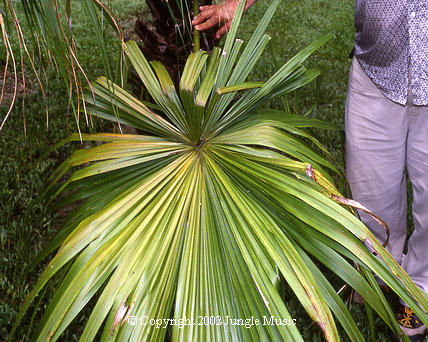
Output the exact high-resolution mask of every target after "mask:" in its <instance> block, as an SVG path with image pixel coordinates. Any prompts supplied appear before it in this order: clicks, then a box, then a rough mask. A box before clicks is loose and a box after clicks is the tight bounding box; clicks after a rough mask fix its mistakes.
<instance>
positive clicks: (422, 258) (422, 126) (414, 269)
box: [402, 106, 428, 293]
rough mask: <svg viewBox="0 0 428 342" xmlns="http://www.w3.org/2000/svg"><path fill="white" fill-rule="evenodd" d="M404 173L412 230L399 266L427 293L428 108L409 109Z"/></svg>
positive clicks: (412, 107) (413, 107)
mask: <svg viewBox="0 0 428 342" xmlns="http://www.w3.org/2000/svg"><path fill="white" fill-rule="evenodd" d="M407 114H408V121H409V134H408V138H407V170H408V173H409V177H410V181H411V183H412V189H413V221H414V228H415V229H414V231H413V234H412V235H411V237H410V239H409V242H408V248H407V250H408V252H407V254H406V255H405V256H404V257H403V260H402V266H403V268H404V269H405V270H406V271H407V273H408V274H409V276H410V277H411V278H412V280H413V281H414V282H415V284H416V285H418V286H419V287H421V288H422V289H423V290H424V291H425V292H427V293H428V107H426V106H425V107H416V106H409V109H408V112H407Z"/></svg>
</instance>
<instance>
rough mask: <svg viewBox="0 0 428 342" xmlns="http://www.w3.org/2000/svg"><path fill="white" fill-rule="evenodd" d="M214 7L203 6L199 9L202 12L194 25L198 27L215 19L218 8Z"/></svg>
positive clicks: (195, 19) (193, 21)
mask: <svg viewBox="0 0 428 342" xmlns="http://www.w3.org/2000/svg"><path fill="white" fill-rule="evenodd" d="M213 7H214V6H213V5H211V6H201V7H199V10H200V11H201V12H200V13H199V14H198V15H197V16H196V17H194V18H193V20H192V24H193V25H198V24H200V23H202V22H204V21H206V20H207V19H209V18H211V17H213V14H214V12H216V8H213Z"/></svg>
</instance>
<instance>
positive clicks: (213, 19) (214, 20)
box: [195, 16, 219, 31]
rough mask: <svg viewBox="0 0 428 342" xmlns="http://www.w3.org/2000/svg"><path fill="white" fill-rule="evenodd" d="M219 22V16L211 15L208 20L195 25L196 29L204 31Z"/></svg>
mask: <svg viewBox="0 0 428 342" xmlns="http://www.w3.org/2000/svg"><path fill="white" fill-rule="evenodd" d="M218 24H219V20H218V17H215V16H214V17H211V18H209V19H208V20H207V21H205V22H203V23H202V24H199V25H195V29H196V30H198V31H204V30H208V29H210V28H211V27H214V26H216V25H218Z"/></svg>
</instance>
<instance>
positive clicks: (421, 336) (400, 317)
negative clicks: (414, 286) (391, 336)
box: [395, 304, 427, 342]
mask: <svg viewBox="0 0 428 342" xmlns="http://www.w3.org/2000/svg"><path fill="white" fill-rule="evenodd" d="M395 318H396V319H397V322H398V324H399V325H400V328H401V330H402V331H403V333H404V334H405V335H406V336H407V337H408V338H409V339H410V341H412V342H423V341H425V337H426V335H427V329H426V327H425V326H424V325H423V323H422V322H421V320H420V319H419V317H418V316H417V315H416V314H415V312H414V311H413V310H412V309H411V308H409V307H408V306H404V305H402V304H400V307H399V309H398V312H397V313H396V314H395Z"/></svg>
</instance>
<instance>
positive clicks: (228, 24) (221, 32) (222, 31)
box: [215, 20, 232, 39]
mask: <svg viewBox="0 0 428 342" xmlns="http://www.w3.org/2000/svg"><path fill="white" fill-rule="evenodd" d="M231 26H232V20H229V21H227V22H226V24H224V25H223V26H222V27H220V29H219V30H218V31H217V32H216V33H215V38H216V39H220V38H221V37H222V36H223V35H224V34H225V33H226V32H228V31H229V29H230V27H231Z"/></svg>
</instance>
